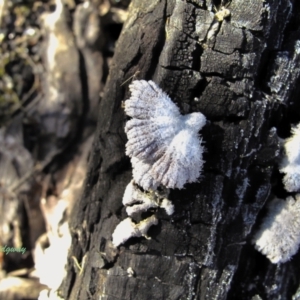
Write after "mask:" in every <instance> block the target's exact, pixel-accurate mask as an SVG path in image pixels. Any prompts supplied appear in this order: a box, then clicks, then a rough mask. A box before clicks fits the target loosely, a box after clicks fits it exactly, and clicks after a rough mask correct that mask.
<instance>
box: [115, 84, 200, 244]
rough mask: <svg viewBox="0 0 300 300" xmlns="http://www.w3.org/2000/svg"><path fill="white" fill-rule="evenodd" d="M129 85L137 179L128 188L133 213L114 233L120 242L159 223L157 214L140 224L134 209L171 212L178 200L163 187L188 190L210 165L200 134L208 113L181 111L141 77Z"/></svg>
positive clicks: (126, 197)
mask: <svg viewBox="0 0 300 300" xmlns="http://www.w3.org/2000/svg"><path fill="white" fill-rule="evenodd" d="M129 89H130V91H131V97H130V98H129V99H128V100H126V101H125V112H126V114H127V115H128V116H129V117H131V119H130V120H129V121H127V123H126V126H125V132H126V134H127V137H128V142H127V144H126V154H127V155H128V156H129V157H130V158H131V163H132V167H133V171H132V173H133V179H134V181H132V182H130V183H129V185H128V186H127V188H126V190H125V194H124V197H123V204H124V205H125V206H126V212H127V214H128V215H129V217H128V218H127V219H125V220H123V221H122V222H121V223H120V224H119V225H118V226H117V227H116V229H115V231H114V233H113V244H114V245H115V246H119V245H120V244H122V243H124V242H125V241H126V240H128V239H129V238H130V237H132V236H146V232H147V230H148V228H149V227H150V226H151V225H153V224H157V219H156V217H155V216H151V217H149V218H147V219H145V220H142V221H141V222H140V223H138V224H135V223H134V222H133V220H132V219H131V216H132V214H133V213H136V212H139V211H140V212H142V211H147V210H148V209H150V208H159V207H160V208H164V209H165V210H166V213H167V214H168V215H171V214H172V213H173V211H174V207H173V204H172V203H171V202H170V201H169V200H168V199H167V198H166V197H165V196H164V195H162V194H161V193H160V192H159V191H158V190H157V188H158V187H161V188H162V189H168V188H178V189H182V188H183V187H184V185H185V184H186V183H191V182H195V181H196V180H197V179H198V178H199V176H200V174H201V170H202V166H203V163H204V162H203V158H202V153H203V146H202V145H201V138H200V137H199V133H198V132H199V130H200V129H201V128H202V127H203V126H204V125H205V123H206V118H205V116H204V115H203V114H201V113H200V112H195V113H191V114H187V115H181V113H180V111H179V108H178V107H177V106H176V105H175V104H174V103H173V102H172V100H171V99H170V98H169V97H168V95H167V94H166V93H164V92H163V91H162V90H161V89H160V88H159V87H158V86H157V85H156V84H155V83H154V82H153V81H145V80H135V81H133V82H132V83H131V85H130V86H129ZM139 186H140V187H141V188H142V189H143V190H141V189H140V188H139ZM148 225H150V226H148Z"/></svg>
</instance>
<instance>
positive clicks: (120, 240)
mask: <svg viewBox="0 0 300 300" xmlns="http://www.w3.org/2000/svg"><path fill="white" fill-rule="evenodd" d="M157 223H158V220H157V218H156V217H155V216H154V215H152V216H151V217H149V218H147V219H145V220H142V221H141V222H140V223H138V224H135V223H134V222H133V221H132V219H131V218H126V219H125V220H123V221H122V222H120V223H119V224H118V226H117V227H116V229H115V231H114V232H113V234H112V243H113V245H114V246H115V247H118V246H119V245H121V244H124V243H125V242H126V241H127V240H128V239H130V238H131V237H141V236H143V237H145V238H148V236H147V232H148V229H149V228H150V227H151V226H152V225H157Z"/></svg>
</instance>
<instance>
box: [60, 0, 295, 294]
mask: <svg viewBox="0 0 300 300" xmlns="http://www.w3.org/2000/svg"><path fill="white" fill-rule="evenodd" d="M219 2H220V1H214V2H213V3H211V1H181V0H173V1H170V0H162V1H145V0H140V1H137V0H134V1H132V3H131V6H130V10H129V16H128V19H127V21H126V23H125V24H124V27H123V31H122V34H121V36H120V38H119V41H118V43H117V47H116V51H115V55H114V58H113V60H112V63H111V67H110V73H109V77H108V79H107V82H106V86H105V91H104V96H103V98H102V101H101V104H100V108H99V117H98V124H97V131H96V135H95V141H94V145H93V150H92V153H91V157H90V163H89V171H88V174H87V178H86V182H85V188H84V192H83V195H82V197H81V199H80V201H78V202H77V203H76V204H75V207H74V210H73V213H72V215H71V221H70V229H71V233H72V248H71V250H70V252H69V259H68V265H67V271H68V276H67V278H66V279H65V281H64V283H63V285H62V287H61V288H62V294H63V296H64V298H65V299H83V300H86V299H109V300H113V299H124V300H125V299H138V300H144V299H172V300H173V299H291V297H292V296H293V295H295V296H294V299H298V297H299V296H297V295H296V291H297V288H298V287H299V279H300V278H299V277H300V272H299V260H300V256H299V254H297V255H296V256H295V257H294V258H293V259H292V260H291V261H290V262H288V263H285V264H278V265H274V264H271V263H270V262H269V261H268V260H267V258H265V257H264V256H263V255H261V254H260V253H259V252H257V251H256V250H255V249H254V247H253V246H252V245H251V238H252V235H253V233H254V232H255V229H256V227H257V224H259V223H260V220H261V218H262V217H263V215H264V213H265V211H264V207H265V204H266V203H267V202H268V201H269V200H271V199H272V197H274V195H276V196H280V197H283V196H285V195H286V194H285V192H284V190H283V187H282V184H281V175H280V174H279V171H278V165H277V163H278V160H279V159H280V156H279V153H280V151H279V150H280V142H279V139H278V137H281V138H285V137H287V136H288V135H289V134H290V131H289V130H290V127H291V124H292V123H293V122H299V120H300V115H299V111H300V110H299V107H300V102H299V97H297V94H298V89H299V88H298V87H297V83H298V82H299V70H300V68H299V67H300V66H299V53H300V51H299V41H298V40H299V37H300V29H299V28H300V21H299V13H300V5H299V4H298V2H296V1H289V0H273V1H269V2H268V3H267V2H262V1H260V0H253V1H251V2H248V1H243V0H233V1H232V2H231V3H230V4H229V6H227V7H226V8H227V9H229V10H230V16H229V17H228V18H223V17H222V16H221V17H220V15H217V13H213V12H212V5H213V4H214V5H216V6H217V9H218V10H219V11H221V7H219V5H220V3H219ZM224 5H225V4H224ZM131 76H133V77H134V78H136V79H146V80H150V79H151V80H154V81H155V82H156V83H157V84H158V85H159V86H160V87H161V88H162V89H163V90H164V91H165V92H167V93H168V94H169V95H170V97H171V99H172V100H173V101H174V102H175V103H176V104H177V105H178V106H179V107H180V109H181V112H182V113H184V114H185V113H190V112H194V111H200V112H202V113H203V114H204V115H205V116H206V117H207V120H208V122H207V124H206V126H205V127H204V128H203V129H202V131H201V135H202V137H203V140H204V142H205V144H204V145H205V149H206V152H205V154H204V159H205V165H204V170H203V175H202V177H201V179H200V180H199V182H197V183H194V184H187V185H186V188H185V189H183V190H172V191H171V193H170V196H169V199H170V200H171V201H173V203H174V205H175V213H174V214H173V215H172V216H171V217H169V216H167V215H166V214H165V213H163V212H158V213H157V217H158V219H159V225H157V226H153V227H152V228H151V229H150V231H149V236H150V237H151V239H150V240H146V239H144V238H134V239H130V240H128V241H127V242H126V243H125V244H124V245H121V246H120V247H118V248H115V247H113V245H112V242H111V241H112V233H113V231H114V229H115V227H116V226H117V224H118V223H119V222H120V221H121V220H123V219H125V217H126V213H125V209H124V207H123V206H122V196H123V193H124V190H125V187H126V185H127V184H128V183H129V181H130V180H131V177H132V170H131V165H130V160H129V158H128V157H126V155H125V143H126V135H125V133H124V125H125V122H126V120H127V117H126V115H125V113H124V110H123V108H122V101H124V100H125V99H128V98H129V90H128V84H129V81H128V82H126V83H125V84H123V83H124V82H125V81H126V80H127V79H129V78H130V77H131ZM72 256H73V257H75V258H76V259H77V261H78V262H79V263H81V267H82V271H81V272H80V271H79V270H78V268H77V267H76V266H75V265H74V259H72V258H71V257H72ZM129 270H133V272H129ZM130 273H133V274H130ZM299 289H300V287H299Z"/></svg>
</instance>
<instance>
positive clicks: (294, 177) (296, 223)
mask: <svg viewBox="0 0 300 300" xmlns="http://www.w3.org/2000/svg"><path fill="white" fill-rule="evenodd" d="M292 133H293V134H292V136H291V137H290V138H288V139H286V140H285V142H284V156H283V159H282V161H281V164H280V168H279V171H280V172H281V173H283V174H284V177H283V185H284V188H285V190H286V191H288V192H290V193H293V192H296V193H297V192H299V191H300V124H298V125H297V126H296V127H295V128H294V129H293V130H292ZM268 209H269V210H268V215H267V216H266V218H265V219H264V220H263V223H262V225H261V227H260V230H259V231H258V232H257V233H256V234H255V236H254V238H253V243H254V244H255V248H256V249H257V250H258V251H260V252H261V253H263V254H264V255H266V256H267V258H268V259H269V260H270V261H271V262H272V263H284V262H287V261H288V260H290V259H291V257H292V256H293V255H294V254H296V252H297V251H298V249H299V245H300V194H296V195H295V197H293V196H289V197H287V199H285V200H282V199H274V200H273V201H272V202H271V203H270V205H269V207H268Z"/></svg>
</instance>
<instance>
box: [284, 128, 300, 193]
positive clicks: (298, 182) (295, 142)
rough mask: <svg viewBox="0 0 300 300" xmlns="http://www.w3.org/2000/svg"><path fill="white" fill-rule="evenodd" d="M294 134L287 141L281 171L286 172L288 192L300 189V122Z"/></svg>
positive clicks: (285, 178) (285, 184) (285, 183)
mask: <svg viewBox="0 0 300 300" xmlns="http://www.w3.org/2000/svg"><path fill="white" fill-rule="evenodd" d="M292 133H293V135H292V136H291V137H290V138H288V139H287V140H286V141H285V144H284V149H285V156H284V158H283V160H282V162H281V167H280V172H281V173H284V174H285V175H284V177H283V184H284V187H285V189H286V190H287V191H288V192H299V191H300V123H299V124H298V125H297V126H296V127H295V128H294V129H293V130H292Z"/></svg>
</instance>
